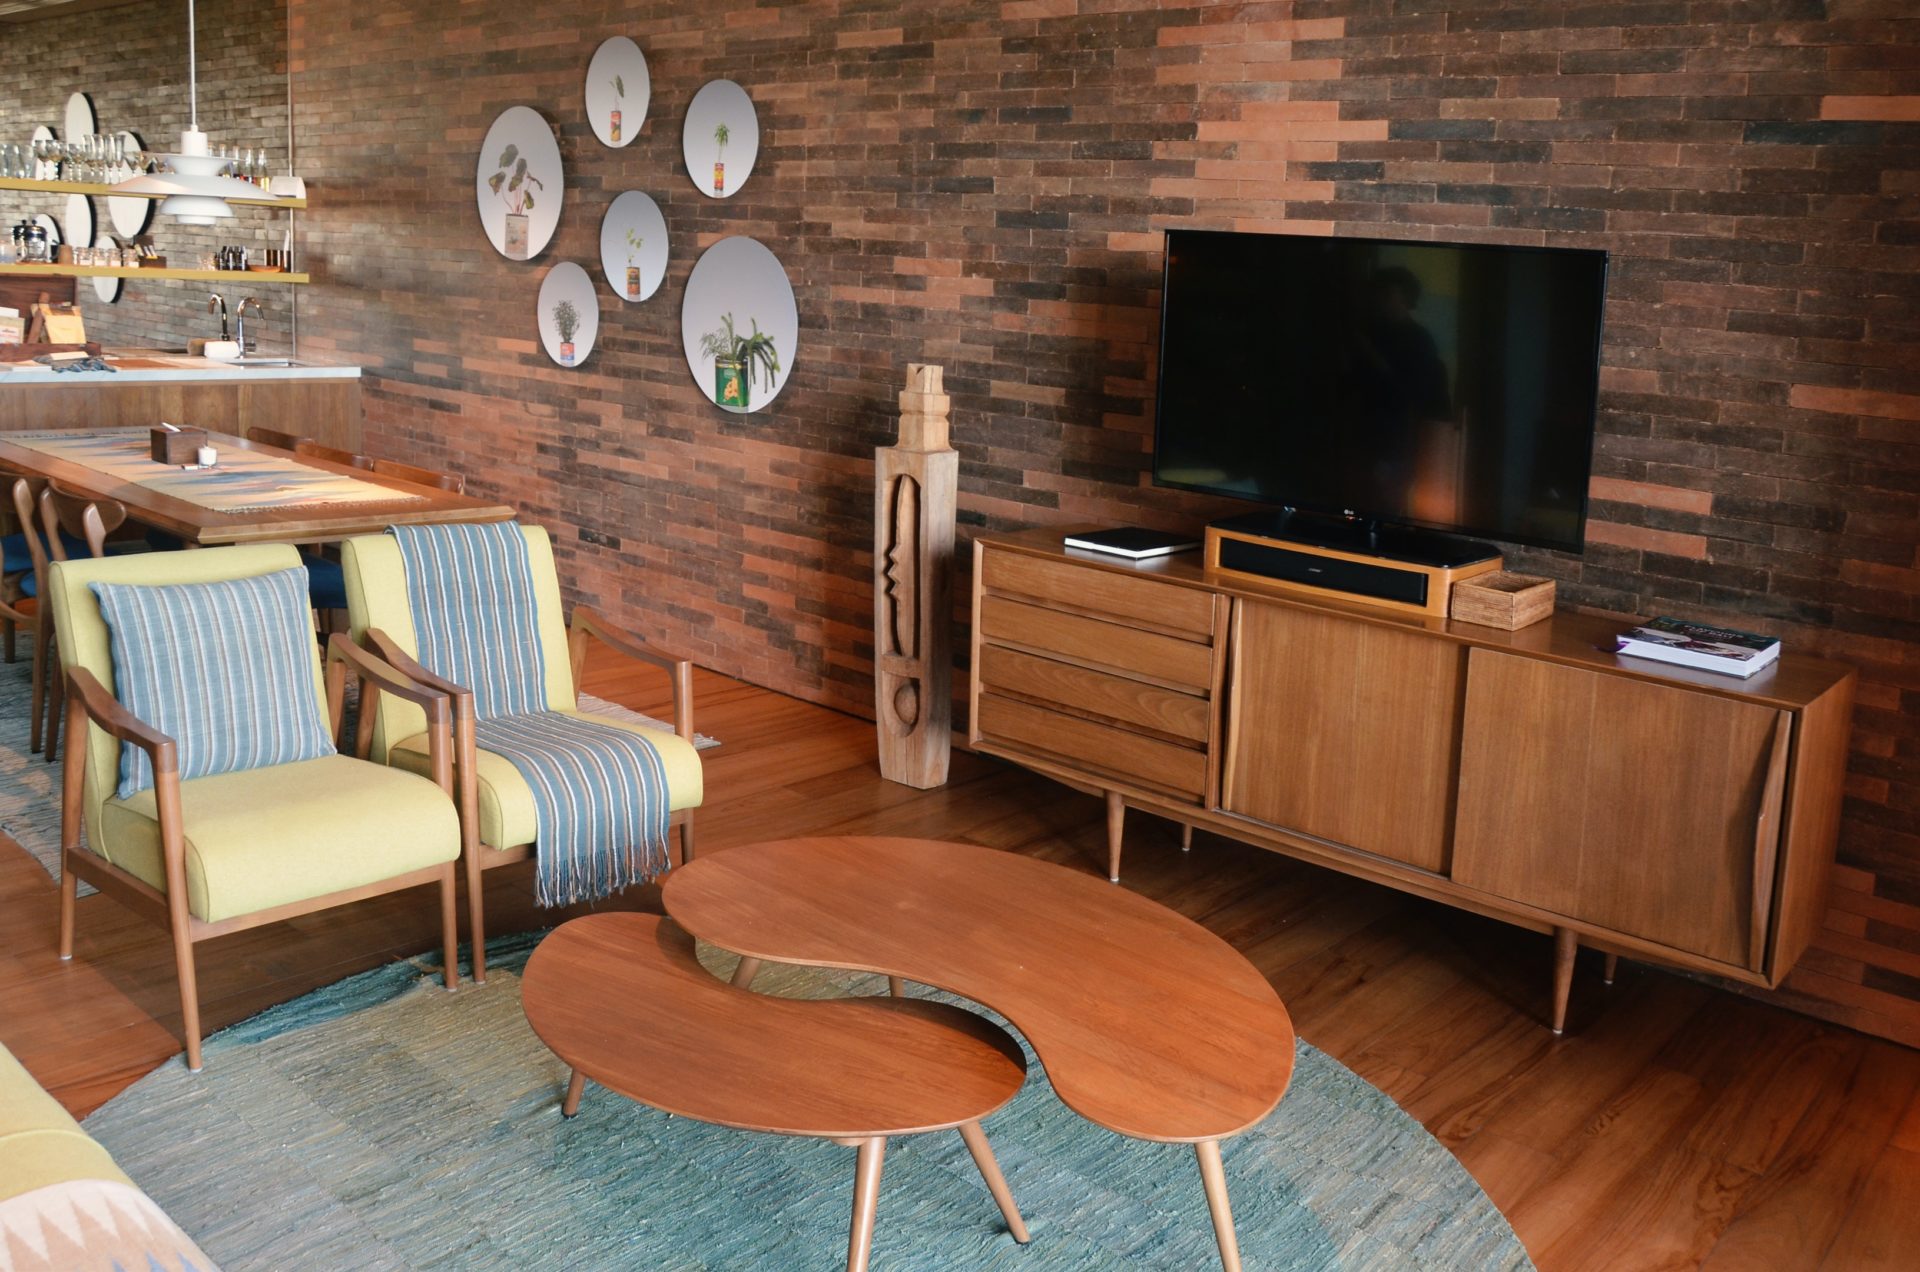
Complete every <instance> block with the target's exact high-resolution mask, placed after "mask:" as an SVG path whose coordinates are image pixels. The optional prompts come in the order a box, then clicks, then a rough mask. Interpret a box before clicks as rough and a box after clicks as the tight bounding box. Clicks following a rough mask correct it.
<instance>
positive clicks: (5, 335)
mask: <svg viewBox="0 0 1920 1272" xmlns="http://www.w3.org/2000/svg"><path fill="white" fill-rule="evenodd" d="M26 341H27V320H26V319H25V318H23V317H22V316H21V314H20V311H19V310H18V309H5V308H0V345H5V344H13V345H17V344H25V343H26Z"/></svg>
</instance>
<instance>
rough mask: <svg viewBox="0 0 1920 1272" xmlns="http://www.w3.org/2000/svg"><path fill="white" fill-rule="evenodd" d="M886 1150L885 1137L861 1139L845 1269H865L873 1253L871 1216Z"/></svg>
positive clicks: (876, 1203) (862, 1271) (863, 1271)
mask: <svg viewBox="0 0 1920 1272" xmlns="http://www.w3.org/2000/svg"><path fill="white" fill-rule="evenodd" d="M886 1153H887V1137H886V1136H884V1135H876V1136H874V1137H873V1138H872V1139H866V1140H861V1141H860V1156H859V1159H858V1161H857V1162H856V1164H855V1166H854V1168H853V1231H852V1232H851V1233H850V1234H849V1236H848V1237H847V1272H867V1260H868V1259H869V1258H871V1257H872V1255H873V1216H874V1214H875V1212H876V1211H877V1210H878V1209H879V1206H880V1165H881V1162H882V1161H883V1160H884V1159H885V1157H886Z"/></svg>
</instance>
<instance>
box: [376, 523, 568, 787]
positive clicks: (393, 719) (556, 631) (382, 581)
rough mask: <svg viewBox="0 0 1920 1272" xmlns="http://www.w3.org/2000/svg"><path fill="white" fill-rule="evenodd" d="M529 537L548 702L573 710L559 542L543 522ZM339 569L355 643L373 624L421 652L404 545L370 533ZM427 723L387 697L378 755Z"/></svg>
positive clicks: (527, 529)
mask: <svg viewBox="0 0 1920 1272" xmlns="http://www.w3.org/2000/svg"><path fill="white" fill-rule="evenodd" d="M520 531H521V533H522V534H524V535H525V536H526V540H527V563H528V565H529V566H530V567H531V571H532V576H533V589H534V595H535V602H536V604H537V606H538V608H539V611H540V612H539V613H538V615H536V616H535V626H536V629H537V630H538V632H539V634H540V656H541V660H542V661H543V662H544V663H545V665H546V681H547V684H546V689H547V692H546V703H547V709H548V710H549V711H571V710H572V709H573V708H574V707H575V706H576V705H577V704H578V702H579V697H578V694H577V693H576V691H575V686H574V683H573V665H572V660H571V659H570V658H569V657H568V652H567V620H566V613H565V611H564V610H563V609H562V602H561V599H560V575H559V572H558V571H557V570H556V569H555V568H554V564H553V540H552V539H550V538H549V537H548V536H547V532H546V531H545V530H544V529H542V528H541V527H539V526H526V525H523V526H521V527H520ZM340 568H341V574H342V575H343V577H344V581H345V583H346V589H347V618H348V623H349V626H350V630H351V632H352V635H353V639H354V640H359V639H360V638H361V637H362V636H363V635H365V634H366V631H367V629H368V628H369V627H377V628H379V629H380V630H381V631H383V632H385V633H386V634H387V635H388V636H390V637H392V638H393V640H394V643H395V644H397V645H399V646H400V648H401V649H403V650H405V651H406V652H407V653H409V654H412V655H415V656H418V654H419V652H420V642H419V638H418V636H417V635H416V634H415V632H414V627H413V602H412V598H411V597H410V596H409V595H408V594H407V569H406V564H405V562H403V561H402V560H401V557H400V545H399V543H397V542H396V541H395V540H394V537H393V536H392V535H390V534H374V535H366V536H364V537H362V538H358V539H348V540H347V541H346V542H345V543H343V544H341V545H340ZM426 727H427V724H426V715H425V713H423V712H422V711H421V710H420V708H418V707H416V706H414V705H413V704H412V703H410V702H402V701H400V700H399V699H398V698H396V697H394V696H393V695H392V694H390V693H383V694H381V695H380V703H379V707H378V708H377V712H376V719H375V722H374V735H373V755H372V758H374V759H376V760H383V761H384V760H385V758H386V753H387V747H388V745H389V744H390V743H392V742H398V741H401V740H402V739H404V738H410V737H412V736H413V735H414V734H416V733H419V732H421V731H422V730H424V729H425V728H426Z"/></svg>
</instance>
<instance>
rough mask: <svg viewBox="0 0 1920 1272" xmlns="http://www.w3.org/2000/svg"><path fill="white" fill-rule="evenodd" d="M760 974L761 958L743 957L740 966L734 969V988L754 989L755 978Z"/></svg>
mask: <svg viewBox="0 0 1920 1272" xmlns="http://www.w3.org/2000/svg"><path fill="white" fill-rule="evenodd" d="M759 974H760V960H759V959H757V958H743V959H741V960H740V966H738V967H736V968H734V969H733V985H734V988H735V989H752V988H753V978H754V977H756V976H758V975H759Z"/></svg>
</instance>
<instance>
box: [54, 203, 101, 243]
mask: <svg viewBox="0 0 1920 1272" xmlns="http://www.w3.org/2000/svg"><path fill="white" fill-rule="evenodd" d="M60 241H61V242H62V243H73V244H76V245H79V246H85V245H86V244H88V243H91V242H93V200H91V199H89V198H87V196H86V195H84V194H70V195H68V196H67V208H66V211H65V212H64V213H62V214H61V217H60Z"/></svg>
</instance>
